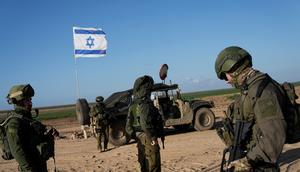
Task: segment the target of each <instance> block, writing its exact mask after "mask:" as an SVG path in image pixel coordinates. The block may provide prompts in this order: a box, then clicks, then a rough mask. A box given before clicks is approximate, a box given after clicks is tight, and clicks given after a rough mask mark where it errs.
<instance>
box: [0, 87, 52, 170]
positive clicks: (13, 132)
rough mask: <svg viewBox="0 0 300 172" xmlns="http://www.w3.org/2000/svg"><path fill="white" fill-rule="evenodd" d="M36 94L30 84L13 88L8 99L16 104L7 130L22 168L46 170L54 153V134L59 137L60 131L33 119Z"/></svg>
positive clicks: (9, 142) (12, 149) (10, 102)
mask: <svg viewBox="0 0 300 172" xmlns="http://www.w3.org/2000/svg"><path fill="white" fill-rule="evenodd" d="M33 96H34V90H33V88H32V87H31V86H30V85H29V84H27V85H15V86H13V87H12V88H11V89H10V91H9V94H8V95H7V99H8V103H9V104H13V105H14V111H12V112H10V116H9V117H8V118H9V119H8V120H7V123H6V125H5V132H6V136H7V140H8V144H9V147H10V150H11V154H12V156H13V157H14V159H16V161H17V162H18V164H19V170H20V171H22V172H23V171H24V172H25V171H26V172H46V171H47V162H46V161H47V160H48V159H49V157H50V156H54V138H53V136H58V132H57V130H56V129H54V128H52V127H49V126H45V125H43V124H42V123H40V122H38V121H36V120H34V119H33V118H32V114H31V109H32V102H31V98H32V97H33ZM48 136H49V137H48Z"/></svg>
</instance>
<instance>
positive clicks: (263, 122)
mask: <svg viewBox="0 0 300 172" xmlns="http://www.w3.org/2000/svg"><path fill="white" fill-rule="evenodd" d="M265 77H266V75H264V74H263V73H261V72H258V71H255V72H254V73H253V74H251V75H250V77H248V78H247V79H246V80H245V84H244V85H243V89H241V96H239V97H238V98H236V100H235V102H234V104H233V105H232V106H231V107H232V110H231V111H232V114H231V115H232V116H233V123H234V122H235V120H237V119H239V120H246V121H248V122H250V123H251V124H252V125H251V126H252V127H251V129H250V133H249V137H248V138H247V140H246V145H244V146H246V151H247V155H246V157H247V159H248V161H249V162H250V164H251V166H252V168H253V170H254V171H279V168H278V165H277V160H278V158H279V155H280V153H281V151H282V148H283V145H284V142H285V138H286V135H285V130H286V123H285V120H284V116H283V109H284V107H283V105H284V104H285V102H284V100H285V99H284V96H283V94H282V90H281V88H280V87H279V86H278V85H277V83H275V82H274V83H270V84H268V85H267V86H266V88H265V89H264V90H263V92H262V95H261V96H260V97H259V98H257V97H256V92H257V89H258V86H259V84H260V83H261V82H262V80H263V79H264V78H265Z"/></svg>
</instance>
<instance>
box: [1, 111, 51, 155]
mask: <svg viewBox="0 0 300 172" xmlns="http://www.w3.org/2000/svg"><path fill="white" fill-rule="evenodd" d="M12 118H18V119H21V120H23V121H24V122H28V123H29V124H30V128H31V129H30V130H29V132H32V133H30V135H31V136H32V138H30V139H31V140H30V143H32V144H33V145H36V149H37V151H38V153H39V156H40V158H41V159H43V160H48V159H49V158H50V157H53V158H54V137H53V136H52V135H49V134H46V133H45V125H43V124H42V123H40V122H39V121H36V120H33V119H29V118H26V117H23V116H22V115H20V114H17V113H14V112H10V115H9V116H8V117H7V118H6V119H5V120H4V121H3V122H2V123H1V124H0V151H1V156H2V158H3V159H5V160H10V159H13V155H12V154H11V150H10V146H9V143H8V140H7V136H6V125H7V123H8V122H9V120H11V119H12Z"/></svg>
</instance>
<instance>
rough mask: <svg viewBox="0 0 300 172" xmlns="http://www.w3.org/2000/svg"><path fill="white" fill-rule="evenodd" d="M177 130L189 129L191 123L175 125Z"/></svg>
mask: <svg viewBox="0 0 300 172" xmlns="http://www.w3.org/2000/svg"><path fill="white" fill-rule="evenodd" d="M173 127H174V128H175V129H176V130H188V129H189V128H190V124H183V125H173Z"/></svg>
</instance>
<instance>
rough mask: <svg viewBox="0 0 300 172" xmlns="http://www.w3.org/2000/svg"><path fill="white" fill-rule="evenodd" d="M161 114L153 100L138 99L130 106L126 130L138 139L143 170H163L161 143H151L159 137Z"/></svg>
mask: <svg viewBox="0 0 300 172" xmlns="http://www.w3.org/2000/svg"><path fill="white" fill-rule="evenodd" d="M161 123H162V120H161V116H160V114H159V112H158V110H157V109H156V108H155V107H154V105H153V102H152V101H151V100H145V99H144V100H136V101H135V102H134V104H133V105H131V106H130V108H129V112H128V118H127V123H126V131H127V133H128V134H129V135H130V136H131V138H135V139H136V140H137V148H138V161H139V163H140V166H141V171H142V172H148V171H151V172H152V171H153V172H154V171H155V172H159V171H161V162H160V152H159V149H160V148H159V145H158V144H156V145H151V141H152V140H156V139H157V138H158V137H159V132H160V131H159V127H160V126H159V125H162V124H161Z"/></svg>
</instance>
